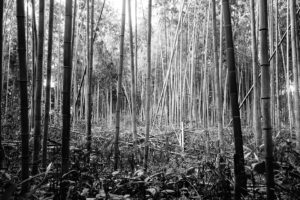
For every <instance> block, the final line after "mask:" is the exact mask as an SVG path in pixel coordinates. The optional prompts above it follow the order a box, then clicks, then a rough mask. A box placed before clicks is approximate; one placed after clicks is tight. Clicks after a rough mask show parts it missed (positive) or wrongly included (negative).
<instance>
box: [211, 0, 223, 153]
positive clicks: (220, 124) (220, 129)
mask: <svg viewBox="0 0 300 200" xmlns="http://www.w3.org/2000/svg"><path fill="white" fill-rule="evenodd" d="M212 15H213V19H212V21H213V46H214V64H215V83H216V87H215V88H216V101H215V104H216V108H217V121H218V137H219V142H220V149H221V152H223V145H224V144H223V143H224V141H223V121H222V98H221V92H220V84H219V83H220V81H219V70H222V69H219V66H218V47H217V31H216V29H217V25H216V21H217V20H216V1H215V0H212Z"/></svg>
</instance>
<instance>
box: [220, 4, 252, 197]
mask: <svg viewBox="0 0 300 200" xmlns="http://www.w3.org/2000/svg"><path fill="white" fill-rule="evenodd" d="M222 3H223V15H224V27H225V37H226V57H227V65H228V74H229V91H230V103H231V112H232V118H233V134H234V144H235V154H234V174H235V185H234V189H235V199H240V198H241V194H242V193H244V192H245V191H246V184H247V179H246V174H245V166H244V163H245V161H244V151H243V137H242V130H241V120H240V111H239V104H238V91H237V83H236V72H235V70H236V69H235V58H234V46H233V39H232V28H231V14H230V7H229V2H228V0H223V1H222Z"/></svg>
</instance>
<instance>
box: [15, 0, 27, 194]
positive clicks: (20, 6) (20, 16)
mask: <svg viewBox="0 0 300 200" xmlns="http://www.w3.org/2000/svg"><path fill="white" fill-rule="evenodd" d="M16 3H17V25H18V53H19V66H20V69H19V73H20V75H19V76H20V77H19V78H20V102H21V137H22V180H25V179H27V178H28V177H29V148H28V140H29V126H28V125H29V120H28V96H27V65H26V38H25V35H26V34H25V9H24V1H21V0H20V1H16ZM28 189H29V188H28V184H27V182H26V183H24V184H23V185H22V192H23V193H26V192H27V191H28Z"/></svg>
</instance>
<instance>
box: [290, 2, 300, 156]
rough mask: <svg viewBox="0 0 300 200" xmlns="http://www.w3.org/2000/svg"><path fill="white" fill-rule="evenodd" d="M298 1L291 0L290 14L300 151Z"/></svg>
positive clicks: (295, 104)
mask: <svg viewBox="0 0 300 200" xmlns="http://www.w3.org/2000/svg"><path fill="white" fill-rule="evenodd" d="M295 9H296V3H295V0H290V16H291V44H292V59H293V77H294V87H295V94H294V101H295V102H294V106H295V108H294V109H295V125H296V130H295V132H296V149H297V151H298V152H300V105H299V91H300V89H299V80H298V77H299V76H298V68H299V66H297V63H298V62H297V43H296V42H297V41H296V11H295Z"/></svg>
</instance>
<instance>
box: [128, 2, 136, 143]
mask: <svg viewBox="0 0 300 200" xmlns="http://www.w3.org/2000/svg"><path fill="white" fill-rule="evenodd" d="M128 17H129V37H130V63H131V105H132V110H131V113H132V132H133V134H132V136H133V141H136V139H137V133H136V106H135V105H136V97H135V90H136V89H135V70H134V53H133V51H134V47H133V33H132V32H133V31H132V19H131V0H128Z"/></svg>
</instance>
